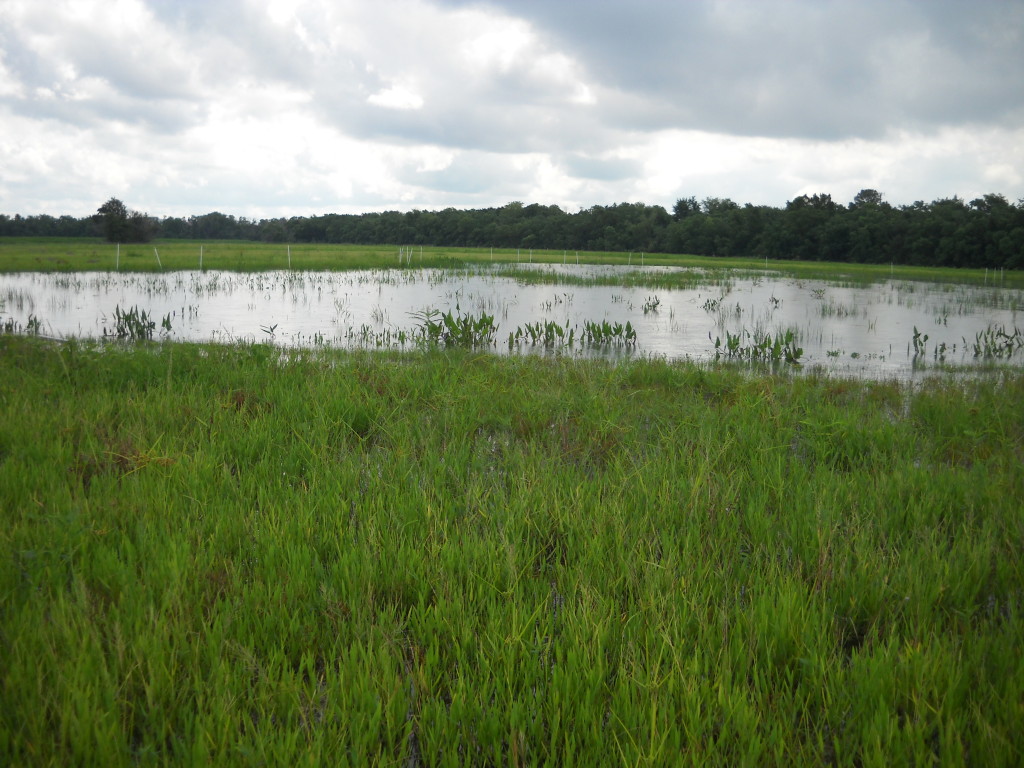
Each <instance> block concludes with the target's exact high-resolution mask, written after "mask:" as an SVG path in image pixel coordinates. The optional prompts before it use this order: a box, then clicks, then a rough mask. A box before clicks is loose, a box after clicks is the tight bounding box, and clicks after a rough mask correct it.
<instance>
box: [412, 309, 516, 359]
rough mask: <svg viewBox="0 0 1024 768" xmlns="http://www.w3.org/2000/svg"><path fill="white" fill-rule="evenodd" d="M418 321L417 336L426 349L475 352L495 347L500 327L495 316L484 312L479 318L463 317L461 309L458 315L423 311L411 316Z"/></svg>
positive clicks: (467, 314) (457, 312) (434, 310)
mask: <svg viewBox="0 0 1024 768" xmlns="http://www.w3.org/2000/svg"><path fill="white" fill-rule="evenodd" d="M409 315H410V317H412V318H413V319H414V320H416V321H417V323H418V324H417V328H416V332H415V334H416V336H417V337H418V338H419V339H420V340H421V341H422V342H424V343H425V344H427V345H435V346H436V345H440V346H444V347H461V348H463V349H472V348H474V347H486V346H490V345H492V344H493V343H494V334H495V333H496V332H497V330H498V327H497V325H495V323H494V315H489V314H487V313H486V312H483V313H481V314H479V315H471V314H469V313H463V312H461V311H460V310H459V308H458V305H456V307H455V312H454V313H453V312H450V311H449V312H443V313H442V312H441V311H440V310H437V309H423V310H420V311H419V312H410V313H409Z"/></svg>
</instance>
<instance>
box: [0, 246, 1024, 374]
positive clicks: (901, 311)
mask: <svg viewBox="0 0 1024 768" xmlns="http://www.w3.org/2000/svg"><path fill="white" fill-rule="evenodd" d="M521 266H522V267H524V268H526V269H530V268H532V269H535V270H541V271H543V272H544V274H545V280H548V281H551V282H543V283H527V282H524V281H523V280H522V279H517V278H516V277H511V276H507V275H503V274H502V269H503V268H498V269H496V270H490V269H489V268H472V269H470V270H466V271H461V270H373V271H364V272H263V273H233V272H175V273H169V274H159V275H152V274H141V273H77V274H39V273H22V274H9V275H2V276H0V297H3V298H5V299H6V301H5V302H4V306H3V308H2V310H0V314H2V316H3V317H2V319H3V320H5V321H6V320H12V321H13V322H14V323H17V324H20V325H21V326H22V327H24V326H25V325H26V324H27V323H28V322H29V319H30V316H34V317H37V318H38V319H40V320H41V321H42V322H43V327H44V328H46V329H47V332H48V333H49V334H52V335H56V336H83V337H98V336H101V335H102V332H103V328H104V327H106V325H107V324H108V322H109V318H110V317H111V316H112V314H113V312H114V309H115V307H121V308H123V309H124V308H129V307H135V306H137V307H139V308H140V309H145V310H146V311H147V312H148V313H149V315H150V316H151V317H153V318H155V319H156V320H157V322H158V323H159V322H160V321H161V320H162V319H163V318H164V317H169V318H170V324H171V328H172V330H171V332H170V333H169V334H166V336H167V337H168V338H172V339H177V340H195V341H218V342H232V341H239V340H245V341H250V342H252V341H255V342H260V341H272V342H273V343H275V344H281V345H312V344H326V345H331V346H350V345H353V344H367V343H368V342H369V341H373V342H374V343H372V344H369V345H370V346H375V345H376V344H384V345H385V346H386V345H389V344H395V343H396V341H395V340H396V339H403V338H404V339H405V340H406V343H408V337H409V333H410V332H411V331H413V330H414V329H415V328H416V325H417V321H416V318H415V315H416V314H417V313H419V314H420V315H421V316H422V313H424V312H425V311H427V310H439V311H440V312H453V313H454V312H461V313H463V314H471V315H480V314H487V315H492V316H493V317H494V322H495V325H496V326H497V329H498V330H497V333H496V334H495V338H496V339H497V342H496V344H495V346H494V351H495V352H496V353H499V354H507V353H508V345H507V343H506V342H507V339H508V336H509V334H510V333H511V332H514V331H515V330H516V329H517V328H518V327H520V326H525V325H526V324H528V323H537V322H554V323H557V324H559V325H560V326H563V327H564V326H568V327H569V328H572V327H582V326H583V325H584V324H585V323H586V322H588V321H591V322H601V321H608V322H609V323H613V324H614V323H622V324H625V323H626V322H629V323H630V324H631V326H632V327H633V328H634V329H635V330H636V334H637V342H636V346H635V348H634V347H623V346H622V345H619V346H616V347H613V348H609V349H603V350H602V349H599V348H589V349H585V350H584V351H582V352H581V351H580V349H579V346H578V345H577V346H576V347H575V349H574V350H573V353H574V354H587V355H601V356H606V357H610V358H614V359H620V358H621V357H623V356H631V355H653V356H659V357H666V358H669V359H674V358H683V357H689V358H694V359H709V358H710V357H711V356H712V355H713V351H714V340H715V339H716V338H722V339H724V338H725V335H726V333H730V334H742V333H746V334H755V333H756V334H762V335H763V334H765V333H767V334H770V335H771V336H773V337H774V336H776V335H778V334H780V333H785V332H786V331H790V330H791V331H793V333H794V334H795V335H796V338H797V340H798V343H799V344H800V346H802V347H803V349H804V357H803V361H804V363H805V365H806V366H807V367H808V368H810V367H812V366H822V367H823V368H825V369H827V370H831V371H836V372H841V373H845V374H851V375H868V376H901V377H902V376H908V375H910V373H911V372H912V370H913V362H914V360H913V354H912V351H911V352H908V348H909V346H910V343H911V339H912V337H913V334H914V329H915V328H917V329H918V331H919V332H920V333H921V334H922V335H923V334H928V337H929V339H928V342H927V343H926V346H925V351H924V354H923V355H921V356H919V358H918V362H920V361H921V360H924V361H926V362H932V361H933V355H934V350H935V349H936V348H938V347H939V345H941V344H945V349H946V362H947V363H953V364H963V365H972V364H974V363H975V362H976V361H975V359H974V357H973V354H972V352H971V349H970V343H969V342H973V340H974V339H975V338H976V336H977V334H979V333H981V332H983V331H984V330H985V329H986V328H988V327H989V326H990V325H992V324H996V325H1002V326H1004V327H1006V328H1007V329H1010V330H1012V329H1013V328H1014V327H1015V326H1016V325H1017V324H1018V323H1019V322H1020V321H1019V319H1018V317H1017V315H1018V312H1019V311H1020V310H1021V309H1024V292H1022V291H1020V290H1017V289H1003V288H999V287H994V286H991V285H987V286H972V285H964V284H948V283H927V282H910V281H894V282H882V283H878V284H874V285H851V284H849V283H848V282H826V281H820V280H798V279H794V278H792V277H779V276H777V275H775V274H774V273H770V272H766V273H764V274H763V275H757V274H755V273H752V272H740V273H726V272H717V271H716V272H708V273H701V272H700V271H696V270H689V271H687V270H681V269H678V268H664V267H646V268H644V269H643V270H642V271H641V270H640V269H639V268H637V267H633V268H627V267H621V266H607V265H601V266H589V265H576V264H570V265H565V266H563V265H554V266H552V265H532V267H531V265H521ZM672 273H677V274H679V275H680V280H679V282H680V283H681V284H683V285H686V286H687V287H685V288H679V289H667V288H661V287H658V288H652V287H645V286H643V285H637V284H636V283H637V282H638V280H637V278H638V277H639V276H640V275H647V276H650V279H658V280H663V279H664V278H665V276H666V275H670V274H672ZM625 276H629V277H630V280H627V281H626V282H630V283H632V284H631V285H622V284H619V285H593V284H590V285H588V284H576V283H574V282H571V281H573V280H576V281H577V282H578V281H580V280H583V281H584V282H585V281H587V280H591V281H599V280H608V279H609V278H615V279H619V278H623V277H625ZM557 280H568V281H570V282H555V281H557ZM655 298H656V299H657V301H656V302H653V301H652V299H655ZM653 304H656V305H657V306H656V308H653V309H652V305H653ZM645 305H647V309H648V311H645ZM41 315H45V316H41ZM263 327H275V329H276V330H275V334H274V335H273V337H272V338H269V337H267V336H266V335H265V334H264V333H262V332H261V331H260V329H261V328H263ZM403 334H404V335H403ZM577 338H578V337H577ZM965 340H966V341H967V342H968V343H965ZM516 348H517V349H518V350H520V351H524V352H530V351H542V350H538V349H536V348H530V347H528V346H523V345H518V346H517V347H516ZM1020 360H1024V352H1022V353H1020V354H1018V356H1017V357H1016V359H1015V361H1020Z"/></svg>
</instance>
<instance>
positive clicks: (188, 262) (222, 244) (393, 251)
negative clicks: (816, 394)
mask: <svg viewBox="0 0 1024 768" xmlns="http://www.w3.org/2000/svg"><path fill="white" fill-rule="evenodd" d="M155 245H156V246H157V247H158V248H159V254H160V258H159V262H158V261H157V259H156V258H155V257H154V255H153V253H152V247H151V246H143V245H136V246H125V247H122V248H121V255H120V258H119V259H118V258H117V256H116V246H115V245H114V244H112V243H106V242H103V241H101V240H99V239H93V238H58V237H54V238H23V237H0V272H33V271H38V272H72V271H89V272H92V271H97V272H101V271H111V270H114V269H115V268H119V269H120V270H121V271H131V272H158V271H161V270H163V271H174V270H193V269H200V268H202V269H209V270H221V269H228V270H234V271H242V272H258V271H266V270H278V269H280V270H284V269H294V270H331V269H338V270H343V269H396V268H399V265H400V263H401V265H403V266H402V267H401V268H405V269H408V268H412V269H419V268H422V267H438V268H448V267H463V266H467V265H471V264H476V265H484V264H487V265H490V264H492V263H498V264H501V263H504V264H508V265H510V266H509V267H507V269H510V270H511V272H510V274H512V275H514V276H515V277H517V278H519V279H522V280H524V281H528V282H530V283H531V284H536V283H538V282H547V283H559V284H564V283H566V282H569V281H571V280H574V279H575V278H573V276H571V275H570V276H569V277H568V278H566V277H565V276H564V275H563V276H558V277H556V276H554V275H552V274H551V272H550V270H546V269H520V268H516V267H515V266H512V265H515V264H521V263H522V261H523V254H522V253H521V252H520V251H519V250H517V249H515V248H510V249H493V251H492V249H490V248H486V247H481V248H448V247H426V246H425V247H423V248H422V250H418V249H403V257H402V259H401V260H399V259H398V258H397V256H398V254H399V249H400V248H401V246H399V245H393V246H391V245H343V244H318V243H307V244H292V245H290V246H289V245H286V244H284V243H262V242H251V241H240V240H212V241H210V240H206V241H198V240H196V241H191V240H160V241H157V242H156V243H155ZM200 249H202V265H201V266H200ZM532 261H533V263H535V264H537V263H546V264H553V265H561V264H562V262H563V252H562V251H561V250H557V251H556V250H547V251H543V250H534V251H533V255H532ZM579 263H580V264H616V265H621V266H636V265H635V264H633V263H632V258H631V256H630V254H628V253H625V252H591V251H587V252H580V254H579ZM644 263H645V266H648V267H650V266H679V267H690V268H694V269H696V270H701V271H706V272H707V274H706V275H699V276H693V275H690V276H687V275H677V276H672V277H666V276H663V275H658V274H647V275H645V274H644V271H642V270H632V271H631V272H630V274H629V276H628V277H627V278H626V280H627V281H628V282H630V283H631V284H634V285H637V286H641V287H648V288H670V287H677V286H678V287H685V286H686V285H688V284H692V283H693V282H695V281H696V282H697V283H698V284H702V285H703V284H717V285H723V286H727V285H728V284H729V281H730V279H732V278H735V277H749V276H750V275H751V274H762V273H765V272H767V273H769V274H780V275H785V276H789V277H795V278H802V279H823V280H832V281H835V280H846V281H848V282H849V284H851V285H864V284H874V283H884V282H889V281H914V280H928V281H935V282H950V283H958V284H962V283H970V284H974V285H992V278H991V276H990V275H988V274H987V273H986V270H984V269H954V268H949V267H912V266H898V267H892V266H890V265H888V264H886V265H884V266H883V265H880V264H850V263H845V262H844V263H837V262H810V261H782V260H772V261H769V262H765V261H764V260H763V259H757V258H754V259H748V258H733V257H720V256H695V255H689V254H667V253H666V254H650V253H648V254H646V255H645V262H644ZM578 279H579V281H580V284H584V285H594V284H602V280H601V278H594V277H590V276H588V277H579V278H578ZM609 281H611V282H609V283H605V284H613V285H620V284H623V283H622V281H621V279H620V280H619V281H618V282H615V281H614V278H609ZM1021 287H1024V271H1020V270H1016V271H1009V270H1008V271H1006V272H1005V273H1001V275H1000V278H999V281H998V284H997V286H996V288H1021ZM997 292H998V291H997Z"/></svg>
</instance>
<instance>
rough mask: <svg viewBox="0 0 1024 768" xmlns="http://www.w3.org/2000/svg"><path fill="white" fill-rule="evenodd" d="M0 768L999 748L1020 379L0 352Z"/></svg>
mask: <svg viewBox="0 0 1024 768" xmlns="http://www.w3.org/2000/svg"><path fill="white" fill-rule="evenodd" d="M0 374H2V375H0V499H2V501H3V506H2V509H3V521H2V522H3V525H2V526H0V551H2V552H3V553H4V556H3V557H2V558H0V595H2V600H0V676H2V696H3V706H2V707H0V758H2V759H0V762H3V763H4V764H10V765H103V766H112V765H113V766H116V765H132V764H139V763H141V764H172V763H173V764H197V763H211V762H213V763H220V764H257V763H263V764H299V763H302V764H331V765H366V764H381V765H384V764H389V765H400V764H401V765H499V764H500V765H506V764H507V765H527V764H552V765H570V764H576V765H588V766H589V765H620V764H628V765H680V764H683V765H685V764H689V765H708V764H719V765H740V764H747V765H755V764H756V765H815V764H833V765H843V766H861V765H892V764H918V765H920V764H933V763H934V764H949V765H956V764H968V763H970V764H986V765H1015V764H1020V762H1021V760H1022V757H1024V753H1022V743H1024V742H1022V740H1024V737H1022V735H1021V734H1022V733H1024V730H1022V728H1021V725H1022V718H1024V715H1022V710H1021V701H1022V698H1021V696H1022V691H1024V662H1022V660H1021V659H1022V657H1021V653H1020V649H1021V647H1022V644H1024V623H1022V621H1021V610H1022V601H1024V591H1022V590H1024V575H1022V571H1021V564H1020V557H1019V556H1020V552H1021V551H1022V547H1024V528H1022V527H1021V518H1020V500H1021V499H1022V498H1024V472H1022V469H1021V457H1022V455H1024V412H1022V410H1021V408H1020V407H1019V405H1020V403H1021V402H1024V376H1022V375H1021V374H1019V373H1013V374H1009V373H1004V374H1001V375H998V376H995V377H991V378H987V379H983V380H978V381H964V382H957V381H945V382H942V381H931V380H926V381H925V382H923V383H918V384H916V385H914V387H913V388H910V387H909V386H905V385H898V384H893V383H877V382H854V381H846V380H835V379H829V378H819V377H815V376H806V377H792V378H791V377H774V376H750V375H745V374H742V373H739V372H736V371H730V370H711V369H707V368H702V367H699V366H696V365H692V364H684V363H678V364H668V363H664V362H658V361H633V362H630V363H628V364H620V365H611V364H607V363H602V362H595V361H580V360H574V359H564V358H556V359H546V358H536V357H530V356H524V357H511V358H498V357H495V356H492V355H483V354H477V353H473V352H463V351H456V352H442V351H434V352H417V353H406V354H399V353H377V354H372V355H371V354H368V353H358V352H355V353H340V352H334V351H323V350H300V349H293V350H287V351H283V350H280V349H277V348H274V347H272V346H270V345H268V344H251V345H236V346H216V345H179V344H163V345H156V344H152V343H148V342H146V343H142V344H138V345H133V346H127V347H126V346H122V345H100V344H95V345H94V344H85V343H77V342H70V343H67V344H60V345H57V344H52V343H48V342H45V341H42V340H40V339H34V338H26V337H11V336H4V337H0Z"/></svg>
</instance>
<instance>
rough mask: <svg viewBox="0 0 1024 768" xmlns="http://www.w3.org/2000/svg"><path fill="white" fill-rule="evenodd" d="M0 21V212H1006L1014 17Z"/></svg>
mask: <svg viewBox="0 0 1024 768" xmlns="http://www.w3.org/2000/svg"><path fill="white" fill-rule="evenodd" d="M3 9H4V10H3V13H2V14H0V124H2V125H3V131H2V132H0V211H3V212H8V213H14V212H21V213H37V212H49V213H74V214H76V215H84V214H85V213H91V212H92V211H93V210H95V208H96V206H97V205H98V204H99V203H100V202H102V201H103V200H104V199H106V198H107V197H109V196H110V195H112V194H115V195H118V196H119V197H122V198H123V199H125V200H126V202H128V203H129V205H132V206H133V207H138V208H145V209H148V210H150V211H151V212H154V213H158V214H183V215H187V214H192V213H204V212H206V211H208V210H214V209H216V210H222V211H224V212H229V213H235V214H237V215H276V214H281V215H291V214H298V213H323V212H327V211H359V210H371V209H372V210H380V209H386V208H411V207H419V208H441V207H445V206H447V205H461V206H491V205H502V204H504V203H505V202H507V201H509V200H512V199H520V200H523V201H524V202H540V203H544V204H551V203H554V204H559V205H561V206H563V207H565V208H568V209H575V208H577V207H588V206H590V205H594V204H606V203H613V202H621V201H624V200H629V201H643V202H648V203H660V204H663V205H666V206H671V205H672V203H673V202H674V200H675V198H676V197H678V196H689V195H696V196H698V197H703V196H706V195H714V196H719V197H731V198H733V199H734V200H737V201H738V202H748V201H749V202H755V203H771V204H776V205H779V204H782V203H784V202H785V201H786V200H788V199H791V198H792V197H794V196H796V195H799V194H801V193H803V192H805V191H806V192H830V193H831V194H832V195H833V197H834V198H836V199H838V200H846V199H849V198H850V197H852V195H853V194H855V193H856V192H857V191H858V190H859V189H861V188H864V187H874V188H877V189H880V190H881V191H882V192H884V193H885V194H886V196H887V199H889V200H890V201H892V202H896V203H899V202H910V201H912V200H915V199H925V200H931V199H934V198H936V197H940V196H947V195H952V194H960V195H962V196H965V197H968V198H969V197H971V196H973V195H977V194H981V193H984V192H992V191H994V192H1003V193H1005V194H1007V196H1008V197H1011V198H1017V197H1024V178H1022V172H1021V170H1020V169H1021V168H1024V157H1022V149H1021V147H1024V85H1022V83H1024V81H1021V80H1020V78H1019V76H1018V75H1017V73H1018V72H1019V71H1021V70H1024V36H1022V34H1024V10H1022V9H1024V6H1021V5H1020V4H1014V3H992V4H982V5H980V6H978V5H977V4H974V5H971V6H970V8H969V9H968V7H967V4H964V5H963V7H961V6H960V5H958V4H955V3H953V4H950V3H935V4H920V3H914V2H909V1H908V0H893V2H886V3H881V2H875V1H874V0H869V1H868V2H865V3H857V4H848V3H842V2H813V3H811V2H806V1H805V0H798V1H797V2H787V3H769V2H756V3H755V2H747V1H745V0H735V1H733V2H728V3H724V2H713V1H711V0H695V2H692V3H660V2H638V3H636V4H632V5H630V6H626V5H624V4H622V3H618V2H608V1H606V0H595V2H593V3H591V4H588V7H587V10H586V12H585V13H582V12H581V11H580V9H579V8H578V7H576V6H573V5H571V4H568V3H551V2H549V0H517V1H516V2H499V0H491V1H490V2H489V3H487V4H482V3H477V2H465V3H463V2H454V1H449V2H444V1H443V0H393V2H390V3H389V4H388V7H387V13H383V12H382V11H381V7H380V6H379V5H378V4H369V3H365V2H361V1H360V0H287V1H286V0H274V1H273V2H270V3H269V4H268V3H267V2H266V0H262V1H260V0H202V1H199V0H177V1H176V2H173V3H171V2H162V1H160V2H158V0H149V1H148V2H146V1H144V0H106V1H105V2H99V0H55V2H52V3H46V4H41V3H38V2H34V1H33V0H5V2H4V6H3ZM55 205H59V206H61V207H56V208H55V207H54V206H55Z"/></svg>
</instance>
